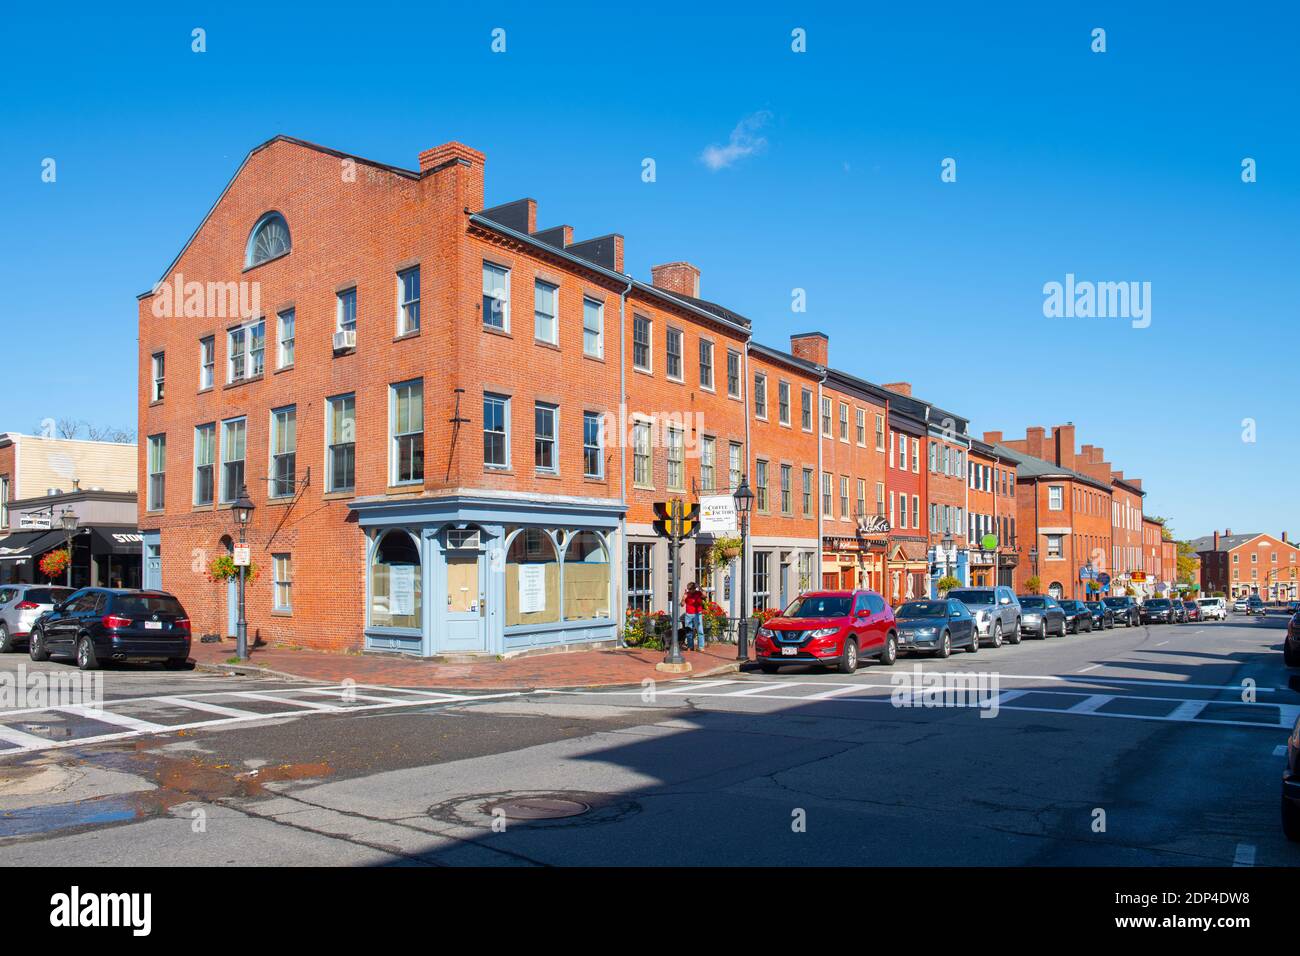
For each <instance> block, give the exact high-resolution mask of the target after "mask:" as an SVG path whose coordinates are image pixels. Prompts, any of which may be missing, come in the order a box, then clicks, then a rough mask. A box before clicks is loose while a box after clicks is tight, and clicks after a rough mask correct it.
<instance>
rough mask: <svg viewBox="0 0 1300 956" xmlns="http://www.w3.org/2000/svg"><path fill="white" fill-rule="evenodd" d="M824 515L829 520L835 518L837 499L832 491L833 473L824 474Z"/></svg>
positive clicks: (824, 472) (826, 472)
mask: <svg viewBox="0 0 1300 956" xmlns="http://www.w3.org/2000/svg"><path fill="white" fill-rule="evenodd" d="M822 514H824V515H825V516H826V517H828V518H833V517H835V499H834V497H833V492H832V491H831V473H830V472H829V471H823V472H822Z"/></svg>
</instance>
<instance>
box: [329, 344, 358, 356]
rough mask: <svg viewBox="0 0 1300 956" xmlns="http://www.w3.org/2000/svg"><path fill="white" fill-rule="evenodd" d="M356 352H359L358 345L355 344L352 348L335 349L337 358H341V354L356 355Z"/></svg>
mask: <svg viewBox="0 0 1300 956" xmlns="http://www.w3.org/2000/svg"><path fill="white" fill-rule="evenodd" d="M356 354H357V347H356V346H355V345H354V346H352V347H351V348H346V349H334V357H335V358H339V357H340V356H343V355H356Z"/></svg>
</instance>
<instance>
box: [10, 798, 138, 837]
mask: <svg viewBox="0 0 1300 956" xmlns="http://www.w3.org/2000/svg"><path fill="white" fill-rule="evenodd" d="M139 816H140V810H139V804H138V802H137V801H136V800H134V799H132V798H129V797H102V798H98V799H94V800H81V801H78V802H76V803H56V804H53V805H51V806H44V807H27V808H26V809H22V810H4V811H0V837H13V836H27V835H29V834H33V833H49V832H51V831H53V830H68V829H72V828H74V827H86V826H97V825H103V824H105V823H120V822H122V821H124V820H134V819H136V818H137V817H139Z"/></svg>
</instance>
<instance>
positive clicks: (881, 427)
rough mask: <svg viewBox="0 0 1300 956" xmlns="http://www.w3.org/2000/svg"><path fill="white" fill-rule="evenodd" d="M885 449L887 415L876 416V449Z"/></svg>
mask: <svg viewBox="0 0 1300 956" xmlns="http://www.w3.org/2000/svg"><path fill="white" fill-rule="evenodd" d="M884 450H885V416H884V415H877V416H876V451H884Z"/></svg>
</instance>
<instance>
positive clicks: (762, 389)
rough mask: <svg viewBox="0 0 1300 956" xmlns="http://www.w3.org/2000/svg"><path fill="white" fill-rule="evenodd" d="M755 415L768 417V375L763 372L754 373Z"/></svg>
mask: <svg viewBox="0 0 1300 956" xmlns="http://www.w3.org/2000/svg"><path fill="white" fill-rule="evenodd" d="M754 415H755V416H756V417H758V418H767V376H766V375H764V374H763V373H762V372H755V373H754Z"/></svg>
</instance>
